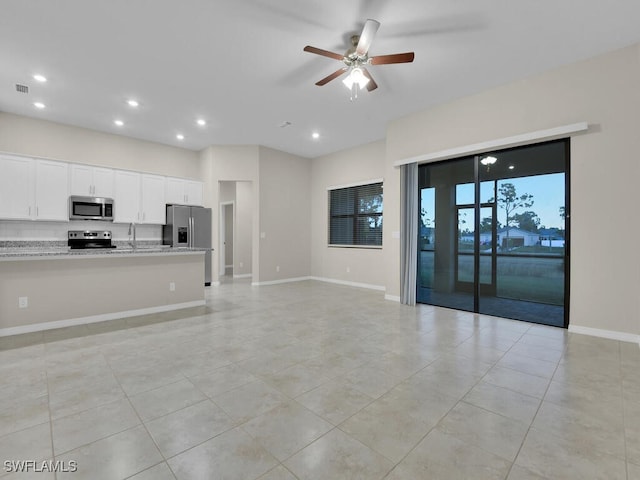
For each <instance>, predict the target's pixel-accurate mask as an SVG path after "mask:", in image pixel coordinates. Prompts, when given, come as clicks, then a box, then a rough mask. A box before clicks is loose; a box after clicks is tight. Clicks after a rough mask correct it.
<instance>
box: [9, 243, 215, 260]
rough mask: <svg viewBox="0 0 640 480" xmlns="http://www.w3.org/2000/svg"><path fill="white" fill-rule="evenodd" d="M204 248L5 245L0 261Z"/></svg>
mask: <svg viewBox="0 0 640 480" xmlns="http://www.w3.org/2000/svg"><path fill="white" fill-rule="evenodd" d="M206 251H208V249H206V248H188V247H177V248H172V247H170V246H168V245H144V246H140V247H137V248H132V247H128V246H127V247H122V246H118V247H117V248H88V249H71V248H69V247H62V246H55V247H5V248H0V261H3V260H5V261H6V260H38V259H65V258H108V257H122V256H154V255H155V256H166V255H197V254H204V253H205V252H206Z"/></svg>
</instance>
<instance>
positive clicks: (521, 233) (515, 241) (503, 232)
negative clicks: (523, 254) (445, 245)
mask: <svg viewBox="0 0 640 480" xmlns="http://www.w3.org/2000/svg"><path fill="white" fill-rule="evenodd" d="M497 233H498V249H500V248H502V249H506V248H514V247H530V246H533V245H538V242H539V241H540V234H538V233H535V232H529V231H528V230H522V229H520V228H515V227H509V234H508V235H507V228H500V229H498V232H497ZM507 238H508V239H509V245H507ZM460 242H462V243H472V242H473V234H472V233H470V234H464V235H461V236H460ZM490 243H491V233H488V232H482V233H480V244H481V245H488V244H490Z"/></svg>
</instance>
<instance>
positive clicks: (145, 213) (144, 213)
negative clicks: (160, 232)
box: [142, 212, 147, 222]
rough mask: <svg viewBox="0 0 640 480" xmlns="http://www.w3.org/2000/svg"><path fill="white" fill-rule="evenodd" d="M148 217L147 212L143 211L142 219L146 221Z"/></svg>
mask: <svg viewBox="0 0 640 480" xmlns="http://www.w3.org/2000/svg"><path fill="white" fill-rule="evenodd" d="M146 218H147V212H142V221H143V222H144V220H145V219H146Z"/></svg>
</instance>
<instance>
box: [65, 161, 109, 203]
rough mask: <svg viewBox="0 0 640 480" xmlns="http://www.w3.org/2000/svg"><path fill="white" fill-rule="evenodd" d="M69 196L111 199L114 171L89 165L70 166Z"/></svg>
mask: <svg viewBox="0 0 640 480" xmlns="http://www.w3.org/2000/svg"><path fill="white" fill-rule="evenodd" d="M71 195H84V196H94V197H107V198H113V195H114V170H112V169H111V168H103V167H92V166H89V165H81V164H72V165H71Z"/></svg>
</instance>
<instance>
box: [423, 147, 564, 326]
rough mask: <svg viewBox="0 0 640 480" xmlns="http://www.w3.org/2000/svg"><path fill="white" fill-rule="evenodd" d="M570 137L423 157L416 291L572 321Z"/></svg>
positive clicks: (502, 312)
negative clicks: (476, 152)
mask: <svg viewBox="0 0 640 480" xmlns="http://www.w3.org/2000/svg"><path fill="white" fill-rule="evenodd" d="M568 157H569V149H568V141H565V140H561V141H554V142H549V143H544V144H538V145H532V146H527V147H519V148H513V149H509V150H502V151H497V152H491V153H485V154H482V155H476V156H473V157H465V158H460V159H455V160H448V161H445V162H438V163H432V164H426V165H421V166H420V169H419V195H420V207H421V211H420V218H419V222H420V228H419V235H420V238H419V240H418V249H419V252H418V258H419V261H418V285H417V289H418V290H417V299H418V301H419V302H422V303H429V304H432V305H440V306H444V307H451V308H457V309H461V310H469V311H474V312H478V313H485V314H489V315H495V316H500V317H507V318H514V319H519V320H525V321H530V322H536V323H545V324H549V325H556V326H566V325H567V320H568V312H567V305H568V301H567V300H568V295H567V285H568V281H567V275H568V240H569V238H568V229H567V227H566V215H565V212H568V203H567V202H568V168H567V167H568Z"/></svg>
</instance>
